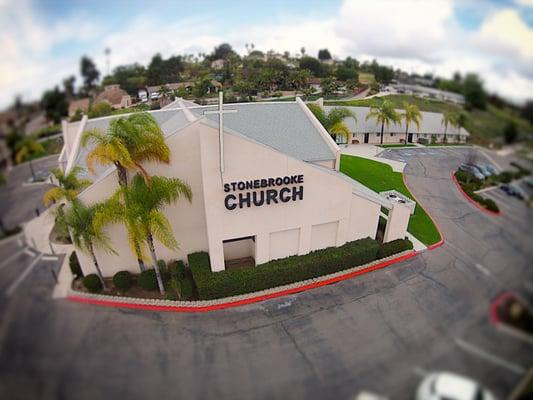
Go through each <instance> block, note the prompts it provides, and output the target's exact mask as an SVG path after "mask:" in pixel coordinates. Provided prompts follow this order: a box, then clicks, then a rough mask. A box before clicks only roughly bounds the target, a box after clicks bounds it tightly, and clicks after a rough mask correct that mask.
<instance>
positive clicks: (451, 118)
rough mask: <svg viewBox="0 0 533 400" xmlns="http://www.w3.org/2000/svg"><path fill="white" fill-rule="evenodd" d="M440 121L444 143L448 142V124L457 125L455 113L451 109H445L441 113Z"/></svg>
mask: <svg viewBox="0 0 533 400" xmlns="http://www.w3.org/2000/svg"><path fill="white" fill-rule="evenodd" d="M442 123H443V124H444V139H443V141H444V143H447V142H448V138H447V136H446V135H447V133H448V125H451V126H458V124H457V114H456V113H454V112H452V111H447V112H445V113H443V114H442Z"/></svg>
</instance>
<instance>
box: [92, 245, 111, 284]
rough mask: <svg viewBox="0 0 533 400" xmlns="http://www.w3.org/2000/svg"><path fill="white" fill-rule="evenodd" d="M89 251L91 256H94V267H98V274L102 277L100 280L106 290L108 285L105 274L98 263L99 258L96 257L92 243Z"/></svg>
mask: <svg viewBox="0 0 533 400" xmlns="http://www.w3.org/2000/svg"><path fill="white" fill-rule="evenodd" d="M89 251H90V253H91V257H92V258H93V264H94V267H95V268H96V274H97V275H98V278H100V282H102V287H103V288H104V290H106V289H107V286H106V285H105V282H104V276H103V275H102V271H101V270H100V265H99V264H98V260H97V259H96V254H94V249H93V245H92V243H91V244H90V245H89Z"/></svg>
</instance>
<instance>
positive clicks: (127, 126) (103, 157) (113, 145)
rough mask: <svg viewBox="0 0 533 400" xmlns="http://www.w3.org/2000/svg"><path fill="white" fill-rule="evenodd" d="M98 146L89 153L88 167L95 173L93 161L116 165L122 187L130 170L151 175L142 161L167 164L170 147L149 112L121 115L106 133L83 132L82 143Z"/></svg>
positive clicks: (146, 176) (98, 131)
mask: <svg viewBox="0 0 533 400" xmlns="http://www.w3.org/2000/svg"><path fill="white" fill-rule="evenodd" d="M88 143H93V144H95V147H94V148H93V149H92V150H91V151H90V152H89V154H88V155H87V166H88V168H89V171H91V172H92V173H94V164H95V163H98V164H100V165H111V164H113V165H115V167H116V168H117V173H118V180H119V184H120V186H127V184H128V170H129V171H139V172H140V173H141V174H142V175H143V176H144V178H145V179H146V180H147V181H148V180H149V179H150V177H149V176H148V173H147V172H146V170H145V169H144V168H143V166H142V165H141V163H143V162H146V161H157V162H163V163H165V164H168V163H169V162H170V149H169V148H168V146H167V144H166V142H165V137H164V135H163V132H162V131H161V128H160V127H159V125H158V124H157V122H156V120H155V119H154V118H153V117H152V116H151V115H150V114H148V113H146V112H140V113H134V114H131V115H130V116H128V117H127V118H118V119H115V120H113V121H111V123H110V124H109V128H108V129H107V132H105V133H104V132H102V131H101V130H99V129H91V130H88V131H86V132H85V133H84V135H83V137H82V146H86V145H87V144H88Z"/></svg>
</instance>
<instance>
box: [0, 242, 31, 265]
mask: <svg viewBox="0 0 533 400" xmlns="http://www.w3.org/2000/svg"><path fill="white" fill-rule="evenodd" d="M26 249H27V247H24V248H23V249H20V250H19V251H17V252H16V253H13V254H12V255H11V256H9V257H8V258H6V259H5V260H4V261H2V262H1V263H0V269H2V268H4V267H6V266H7V265H8V264H9V262H10V261H11V260H14V259H15V258H16V257H17V256H19V255H20V254H22V253H25V250H26Z"/></svg>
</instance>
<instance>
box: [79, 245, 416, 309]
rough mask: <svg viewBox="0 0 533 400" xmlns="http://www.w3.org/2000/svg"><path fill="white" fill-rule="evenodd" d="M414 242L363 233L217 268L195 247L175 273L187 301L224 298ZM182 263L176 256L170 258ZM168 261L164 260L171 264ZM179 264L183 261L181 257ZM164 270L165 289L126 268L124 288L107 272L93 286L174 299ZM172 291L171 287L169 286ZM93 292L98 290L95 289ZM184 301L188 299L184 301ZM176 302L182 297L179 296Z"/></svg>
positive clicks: (295, 281) (375, 258)
mask: <svg viewBox="0 0 533 400" xmlns="http://www.w3.org/2000/svg"><path fill="white" fill-rule="evenodd" d="M412 248H413V245H412V243H411V242H410V241H409V240H406V239H399V240H395V241H392V242H389V243H386V244H383V245H380V244H379V243H378V242H377V241H375V240H373V239H369V238H368V239H362V240H357V241H355V242H349V243H346V244H345V245H344V246H341V247H330V248H327V249H323V250H318V251H314V252H312V253H309V254H306V255H303V256H293V257H288V258H284V259H280V260H275V261H270V262H268V263H266V264H262V265H259V266H256V267H254V268H249V269H233V270H225V271H220V272H212V271H211V269H210V266H209V256H208V254H207V253H194V254H190V255H189V268H187V269H185V271H184V273H183V276H182V277H181V278H180V279H184V280H190V282H191V284H192V295H190V296H188V297H187V300H189V302H191V301H192V302H194V301H195V300H213V299H223V298H224V299H226V298H228V297H234V296H238V295H244V294H251V293H254V292H255V293H257V292H262V291H269V290H274V291H277V290H278V289H279V288H280V287H283V286H286V285H289V286H291V285H296V286H301V285H302V284H303V283H305V282H307V281H310V280H311V281H314V280H315V279H317V278H319V279H320V278H324V277H325V276H330V275H332V274H333V275H334V274H339V275H343V274H344V273H346V271H347V270H350V269H352V268H356V269H357V268H360V267H361V266H364V265H370V264H371V263H377V264H379V263H380V262H382V261H384V260H386V259H389V258H391V257H392V258H394V257H396V256H397V255H398V254H399V253H402V252H405V251H409V252H410V253H413V254H414V252H412V251H410V250H412ZM172 263H181V262H172ZM172 263H169V265H170V264H172ZM181 265H183V264H182V263H181ZM160 267H161V269H162V270H163V276H164V281H165V287H166V288H167V289H170V290H168V291H169V293H167V294H166V295H161V294H159V291H157V290H144V289H141V288H140V287H139V285H138V284H137V282H138V280H139V276H138V275H134V274H131V275H132V276H131V277H132V284H131V287H130V288H129V289H127V290H119V289H117V288H115V287H114V285H113V279H111V278H106V279H105V283H106V286H107V287H108V289H107V290H105V291H101V290H97V291H96V292H97V293H102V294H104V295H105V296H106V297H110V298H113V297H117V296H118V297H120V298H122V299H124V298H137V299H150V300H154V301H168V300H177V298H178V297H179V296H175V295H174V296H172V292H173V290H172V286H171V285H170V282H171V275H172V272H169V270H170V268H165V267H164V266H163V265H160ZM72 289H73V291H74V292H76V293H78V294H82V293H85V294H87V295H89V296H94V295H95V293H94V291H93V293H90V292H89V290H87V289H86V288H85V287H84V286H83V283H82V280H81V279H76V280H75V281H74V282H73V285H72ZM174 294H176V293H175V291H174ZM96 295H98V294H96ZM186 302H187V301H186ZM180 303H183V301H182V302H180Z"/></svg>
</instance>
